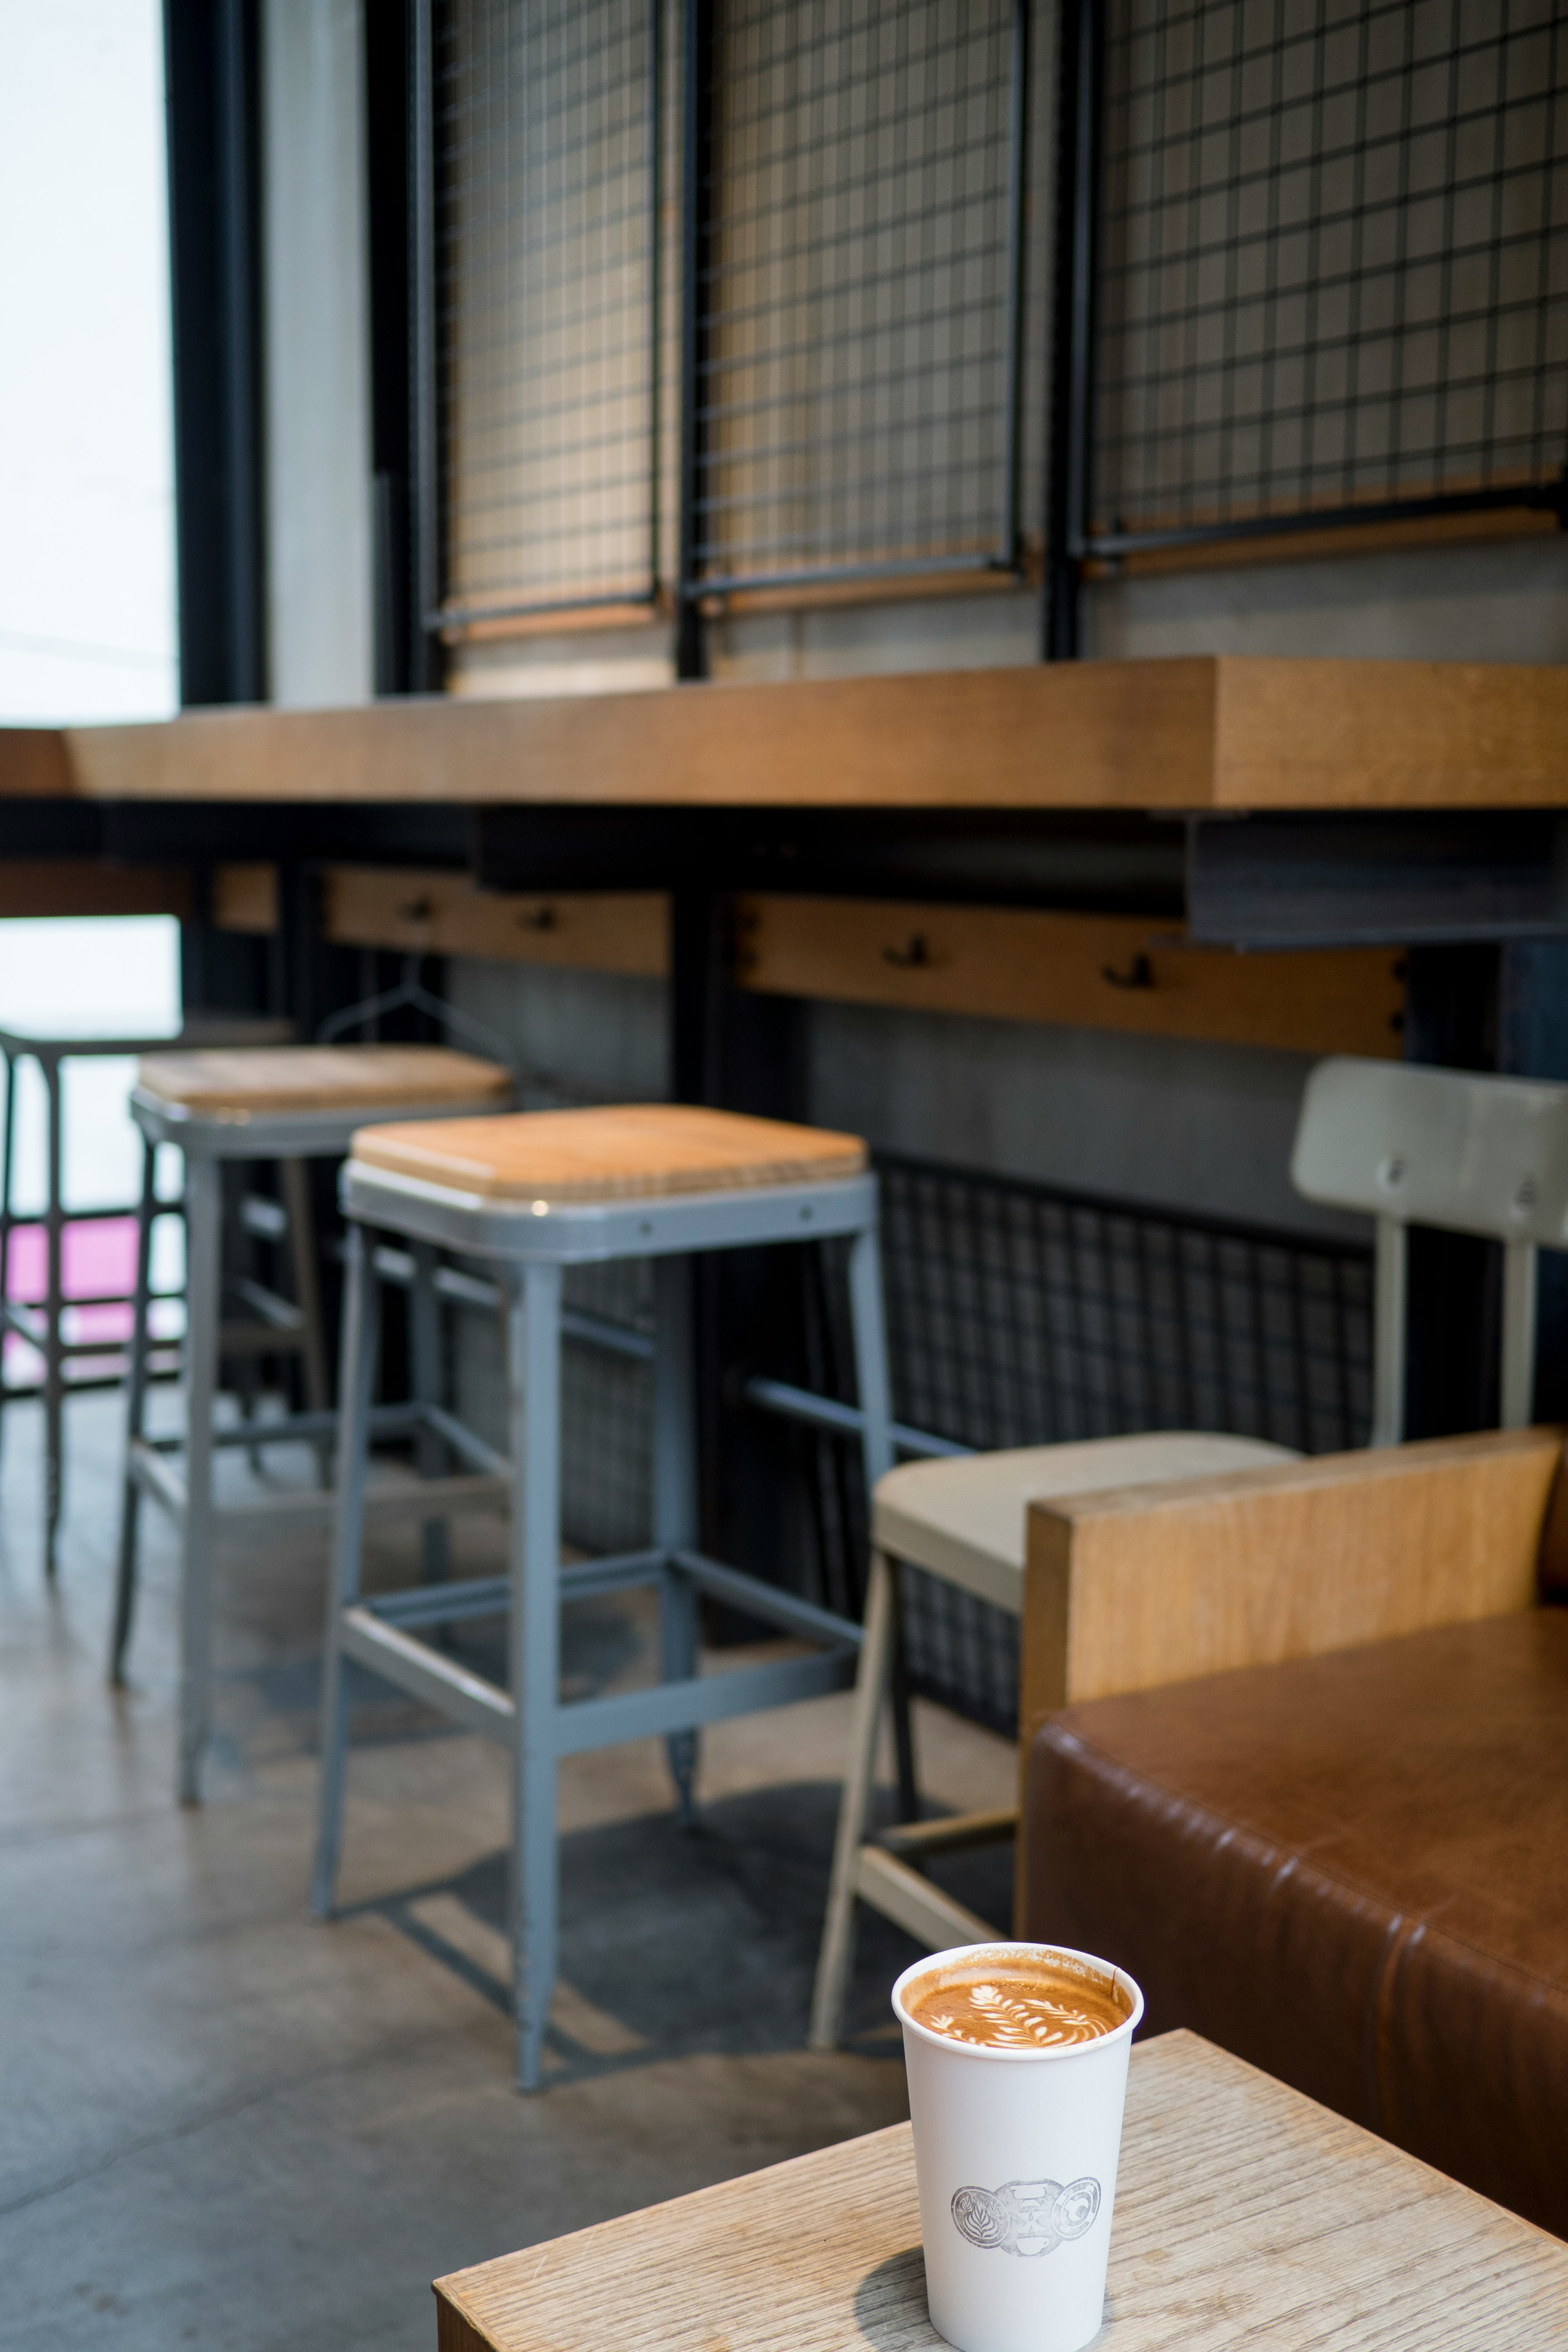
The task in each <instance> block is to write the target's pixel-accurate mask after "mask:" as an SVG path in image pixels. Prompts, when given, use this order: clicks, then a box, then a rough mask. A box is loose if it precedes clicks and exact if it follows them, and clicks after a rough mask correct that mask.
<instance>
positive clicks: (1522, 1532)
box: [1019, 1431, 1568, 2236]
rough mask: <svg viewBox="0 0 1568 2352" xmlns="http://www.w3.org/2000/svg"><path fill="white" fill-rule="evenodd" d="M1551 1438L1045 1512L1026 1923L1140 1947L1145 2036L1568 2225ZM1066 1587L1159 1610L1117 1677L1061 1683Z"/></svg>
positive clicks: (1369, 1460) (1080, 1600)
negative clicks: (1084, 1684) (1194, 2035)
mask: <svg viewBox="0 0 1568 2352" xmlns="http://www.w3.org/2000/svg"><path fill="white" fill-rule="evenodd" d="M1561 1454H1562V1433H1560V1432H1555V1431H1525V1432H1517V1433H1507V1434H1500V1435H1496V1436H1489V1437H1484V1438H1471V1439H1464V1440H1457V1441H1441V1442H1439V1443H1436V1444H1426V1445H1412V1446H1404V1447H1398V1448H1392V1449H1390V1450H1388V1451H1387V1452H1384V1453H1378V1454H1363V1455H1344V1456H1340V1457H1337V1458H1336V1459H1334V1460H1331V1461H1319V1462H1316V1463H1304V1464H1300V1465H1285V1466H1284V1467H1283V1468H1280V1469H1278V1470H1276V1469H1267V1470H1261V1471H1255V1472H1249V1473H1244V1474H1241V1475H1233V1476H1232V1477H1230V1478H1228V1479H1226V1480H1216V1481H1210V1482H1204V1484H1205V1486H1206V1487H1207V1492H1206V1494H1194V1493H1193V1492H1192V1491H1190V1490H1183V1491H1182V1492H1181V1493H1178V1492H1177V1491H1176V1490H1167V1491H1166V1492H1165V1493H1164V1494H1163V1496H1161V1495H1151V1494H1150V1493H1148V1492H1147V1491H1145V1492H1144V1493H1143V1494H1142V1495H1141V1496H1132V1495H1129V1496H1124V1497H1122V1498H1121V1502H1120V1505H1118V1504H1117V1503H1116V1502H1115V1501H1114V1499H1113V1500H1112V1501H1111V1502H1110V1504H1109V1505H1108V1502H1107V1498H1105V1497H1103V1496H1082V1497H1079V1498H1076V1500H1074V1499H1068V1500H1067V1501H1065V1502H1064V1501H1059V1500H1058V1501H1057V1502H1055V1503H1053V1504H1051V1505H1049V1506H1045V1505H1036V1506H1035V1507H1034V1512H1033V1514H1032V1525H1031V1543H1030V1561H1029V1570H1028V1576H1029V1585H1028V1590H1027V1593H1026V1616H1025V1643H1026V1649H1025V1714H1026V1726H1027V1727H1028V1729H1029V1730H1030V1732H1031V1733H1032V1735H1033V1736H1032V1738H1031V1739H1030V1741H1029V1746H1028V1757H1027V1765H1026V1788H1025V1822H1024V1836H1023V1839H1022V1841H1021V1845H1020V1879H1019V1925H1020V1927H1021V1930H1022V1932H1023V1933H1025V1934H1026V1935H1029V1936H1032V1937H1050V1938H1053V1939H1056V1940H1059V1941H1062V1942H1067V1943H1070V1944H1076V1945H1079V1946H1082V1947H1084V1948H1088V1949H1089V1950H1092V1951H1100V1952H1103V1953H1105V1954H1107V1955H1108V1956H1110V1958H1114V1959H1116V1960H1119V1961H1120V1962H1121V1963H1122V1964H1123V1965H1124V1966H1126V1967H1127V1968H1129V1969H1131V1971H1132V1973H1133V1975H1134V1976H1136V1977H1137V1979H1138V1980H1139V1982H1140V1983H1141V1984H1142V1987H1143V1989H1144V1992H1145V1994H1146V1997H1147V2000H1148V2013H1147V2017H1146V2020H1145V2024H1144V2029H1143V2030H1144V2032H1146V2033H1160V2032H1165V2031H1166V2030H1167V2029H1168V2028H1170V2027H1173V2026H1189V2027H1192V2028H1194V2029H1195V2030H1196V2031H1197V2032H1200V2033H1203V2034H1205V2035H1206V2036H1208V2037H1209V2038H1210V2039H1211V2040H1213V2041H1215V2042H1220V2043H1222V2044H1223V2045H1224V2046H1225V2047H1226V2048H1227V2049H1230V2050H1232V2051H1234V2052H1236V2053H1237V2055H1238V2056H1240V2057H1243V2058H1247V2059H1249V2060H1250V2061H1252V2063H1255V2064H1257V2065H1259V2066H1262V2067H1264V2068H1266V2069H1267V2070H1268V2072H1269V2073H1270V2074H1274V2075H1277V2076H1278V2077H1279V2079H1280V2080H1282V2081H1284V2082H1287V2083H1289V2084H1293V2085H1294V2086H1295V2087H1296V2088H1298V2089H1300V2090H1302V2091H1305V2092H1307V2093H1308V2094H1310V2095H1311V2096H1312V2097H1313V2098H1316V2099H1318V2100H1321V2102H1322V2103H1323V2104H1324V2105H1328V2106H1331V2107H1333V2108H1336V2109H1337V2110H1338V2111H1339V2112H1340V2113H1341V2114H1342V2115H1345V2116H1350V2117H1352V2118H1353V2119H1354V2120H1355V2121H1357V2122H1359V2123H1362V2124H1364V2125H1367V2126H1370V2127H1371V2128H1372V2129H1373V2130H1375V2131H1378V2132H1381V2133H1382V2134H1383V2135H1384V2137H1387V2138H1388V2139H1390V2140H1392V2141H1394V2143H1395V2144H1396V2145H1398V2146H1399V2147H1404V2148H1406V2149H1408V2150H1409V2151H1410V2152H1411V2153H1412V2154H1413V2155H1415V2156H1419V2157H1422V2158H1426V2161H1427V2162H1429V2163H1431V2164H1434V2165H1436V2166H1438V2167H1440V2168H1441V2169H1442V2170H1443V2171H1445V2172H1447V2173H1448V2174H1450V2175H1451V2176H1452V2177H1453V2178H1455V2179H1458V2180H1462V2181H1465V2182H1467V2183H1468V2185H1469V2186H1470V2187H1472V2188H1474V2189H1479V2190H1481V2191H1482V2192H1483V2194H1485V2195H1487V2196H1489V2197H1491V2198H1494V2199H1496V2200H1498V2201H1499V2202H1500V2203H1502V2204H1505V2205H1509V2206H1510V2207H1512V2208H1513V2210H1515V2211H1516V2212H1519V2213H1521V2214H1523V2215H1525V2216H1526V2217H1527V2218H1528V2219H1530V2220H1531V2221H1537V2222H1539V2223H1541V2224H1542V2225H1543V2226H1544V2227H1546V2228H1548V2229H1551V2230H1554V2231H1557V2232H1558V2233H1559V2234H1560V2235H1564V2236H1568V2162H1565V2161H1564V2158H1565V2157H1568V1608H1559V1607H1552V1606H1541V1605H1537V1604H1538V1602H1539V1601H1542V1600H1547V1601H1550V1600H1551V1598H1552V1595H1553V1594H1557V1595H1559V1596H1562V1595H1563V1592H1564V1587H1565V1585H1568V1573H1565V1570H1564V1566H1563V1560H1562V1558H1561V1554H1562V1552H1563V1530H1562V1528H1561V1527H1560V1524H1559V1522H1560V1519H1562V1518H1563V1517H1568V1508H1565V1506H1564V1501H1563V1496H1562V1495H1561V1493H1560V1491H1559V1488H1558V1485H1557V1481H1556V1467H1557V1464H1558V1462H1559V1459H1560V1457H1561ZM1066 1591H1071V1592H1072V1596H1073V1603H1074V1607H1075V1609H1077V1608H1079V1607H1081V1606H1083V1605H1084V1604H1085V1602H1086V1601H1087V1602H1089V1604H1090V1605H1092V1604H1093V1603H1094V1602H1095V1601H1098V1602H1099V1603H1100V1605H1101V1606H1102V1607H1107V1608H1109V1607H1110V1606H1111V1605H1112V1604H1113V1603H1116V1602H1120V1604H1121V1606H1122V1607H1123V1608H1124V1609H1129V1610H1131V1614H1132V1615H1133V1617H1134V1618H1136V1617H1137V1615H1138V1613H1139V1612H1138V1608H1137V1602H1138V1600H1139V1596H1140V1595H1142V1602H1143V1614H1144V1615H1145V1617H1146V1618H1147V1620H1148V1622H1145V1623H1143V1624H1142V1626H1140V1625H1139V1624H1137V1623H1133V1624H1132V1625H1131V1626H1130V1629H1129V1633H1128V1637H1127V1643H1126V1657H1125V1660H1124V1664H1123V1667H1122V1670H1121V1676H1120V1688H1119V1689H1117V1690H1116V1691H1115V1692H1114V1695H1111V1694H1108V1695H1105V1696H1096V1697H1094V1698H1092V1699H1090V1700H1089V1701H1088V1702H1086V1703H1083V1704H1078V1705H1074V1706H1056V1707H1053V1706H1052V1705H1051V1696H1052V1690H1053V1686H1054V1681H1055V1677H1056V1675H1057V1671H1058V1669H1057V1664H1056V1655H1055V1652H1056V1647H1057V1645H1058V1626H1059V1622H1060V1604H1061V1601H1062V1598H1063V1594H1064V1592H1066ZM1456 1621H1458V1622H1456ZM1184 1627H1185V1629H1186V1631H1185V1633H1184V1632H1183V1628H1184ZM1162 1628H1163V1633H1162ZM1379 1635H1382V1636H1384V1638H1377V1636H1379ZM1389 1636H1393V1638H1388V1637H1389ZM1162 1642H1163V1646H1164V1648H1165V1650H1166V1653H1167V1655H1166V1659H1165V1664H1164V1665H1162V1664H1161V1663H1160V1660H1159V1658H1158V1655H1157V1652H1158V1650H1159V1648H1160V1646H1161V1644H1162ZM1205 1653H1206V1654H1205ZM1216 1653H1217V1654H1216ZM1248 1657H1250V1658H1255V1659H1258V1660H1260V1661H1263V1662H1262V1663H1257V1664H1248V1663H1246V1662H1245V1661H1246V1660H1247V1658H1248ZM1194 1664H1196V1666H1197V1668H1198V1671H1196V1672H1194ZM1205 1665H1209V1666H1213V1665H1219V1666H1221V1667H1225V1668H1228V1669H1230V1670H1229V1671H1224V1672H1218V1673H1213V1672H1211V1673H1204V1672H1202V1671H1201V1669H1202V1667H1203V1666H1205ZM1166 1667H1168V1668H1169V1669H1170V1671H1169V1672H1167V1671H1166ZM1172 1675H1176V1676H1180V1677H1182V1678H1181V1679H1177V1680H1173V1679H1172ZM1031 1685H1033V1688H1032V1691H1031Z"/></svg>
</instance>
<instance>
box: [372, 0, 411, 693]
mask: <svg viewBox="0 0 1568 2352" xmlns="http://www.w3.org/2000/svg"><path fill="white" fill-rule="evenodd" d="M411 13H412V12H411V9H410V6H409V0H379V5H377V6H375V7H374V8H367V9H366V10H365V12H364V90H365V169H366V182H367V205H366V209H367V213H368V219H369V237H368V243H369V247H370V415H371V473H372V485H373V495H374V507H373V511H372V520H373V529H374V596H375V609H374V625H375V691H376V692H377V694H406V693H407V691H408V689H409V687H410V684H411V681H412V677H413V667H414V666H413V649H412V641H411V637H410V634H409V617H410V603H409V582H410V571H411V561H412V553H413V550H412V544H411V539H410V530H409V515H410V502H409V495H408V488H409V482H410V479H411V477H412V475H413V471H414V436H413V425H414V413H413V398H412V394H413V369H412V366H411V352H412V349H413V344H412V334H413V266H412V256H413V249H414V245H413V235H412V216H413V212H414V194H415V191H414V177H413V174H414V161H415V159H414V151H413V145H412V142H411V139H410V135H409V133H410V98H411V94H412V93H411V89H410V83H411V68H412V65H413V59H414V46H413V44H414V31H413V26H412V25H411V23H410V16H411Z"/></svg>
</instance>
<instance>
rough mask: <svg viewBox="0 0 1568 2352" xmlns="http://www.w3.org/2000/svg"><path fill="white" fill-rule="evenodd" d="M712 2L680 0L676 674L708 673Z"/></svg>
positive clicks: (681, 675)
mask: <svg viewBox="0 0 1568 2352" xmlns="http://www.w3.org/2000/svg"><path fill="white" fill-rule="evenodd" d="M713 16H714V7H713V0H686V18H685V26H686V38H685V67H686V89H685V96H684V111H683V116H682V137H681V181H680V466H679V499H680V509H679V530H678V534H677V538H678V548H679V552H678V556H677V579H676V592H675V593H676V608H675V674H676V677H679V678H698V677H707V675H708V648H707V646H706V644H705V642H704V633H703V627H702V610H701V601H700V594H699V593H698V591H699V573H700V567H701V549H702V546H703V542H704V540H705V538H706V535H707V534H706V532H705V530H704V528H703V520H702V499H703V495H704V482H705V463H704V461H705V457H706V451H707V432H706V425H705V419H704V415H703V405H704V403H705V401H706V400H707V398H708V384H707V373H706V370H707V359H708V304H709V294H710V269H711V264H712V243H713V240H712V207H713V106H714V78H715V77H714V58H713Z"/></svg>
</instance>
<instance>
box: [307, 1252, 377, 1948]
mask: <svg viewBox="0 0 1568 2352" xmlns="http://www.w3.org/2000/svg"><path fill="white" fill-rule="evenodd" d="M369 1259H370V1248H369V1244H368V1241H367V1237H366V1234H365V1231H364V1228H363V1225H357V1224H351V1225H350V1227H349V1230H348V1255H347V1280H346V1282H345V1285H344V1289H343V1324H342V1357H341V1364H340V1371H339V1382H338V1387H339V1397H340V1406H339V1416H338V1503H337V1513H336V1517H335V1519H334V1522H333V1530H332V1569H331V1591H330V1592H329V1594H328V1596H327V1625H326V1635H325V1640H324V1643H323V1645H322V1657H321V1792H320V1798H319V1811H318V1816H317V1830H316V1867H315V1875H314V1879H313V1881H312V1885H311V1890H310V1905H311V1908H312V1909H313V1910H314V1912H315V1913H316V1916H317V1917H318V1918H321V1919H325V1918H329V1917H330V1916H331V1909H332V1902H333V1896H334V1893H335V1890H336V1886H337V1877H338V1856H339V1853H341V1851H342V1827H343V1783H344V1776H345V1772H346V1769H347V1762H348V1700H347V1693H346V1690H345V1688H344V1680H343V1654H342V1615H343V1611H344V1610H345V1609H347V1608H349V1607H350V1606H351V1605H352V1604H353V1601H356V1600H357V1599H358V1598H359V1589H360V1559H361V1554H362V1550H363V1542H364V1488H365V1475H366V1473H367V1471H368V1469H369V1466H370V1399H371V1390H372V1387H373V1385H374V1379H375V1356H376V1341H377V1339H378V1337H379V1328H380V1308H381V1293H380V1288H379V1286H378V1285H377V1283H376V1280H375V1276H374V1272H373V1271H372V1269H371V1266H370V1263H369Z"/></svg>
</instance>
